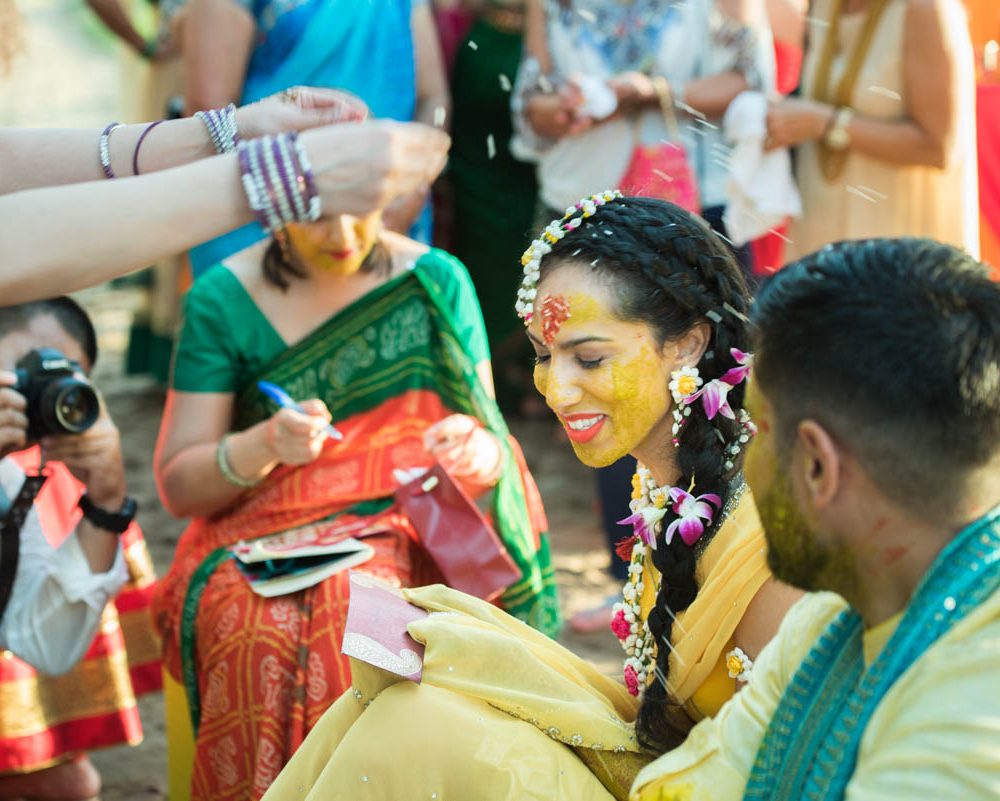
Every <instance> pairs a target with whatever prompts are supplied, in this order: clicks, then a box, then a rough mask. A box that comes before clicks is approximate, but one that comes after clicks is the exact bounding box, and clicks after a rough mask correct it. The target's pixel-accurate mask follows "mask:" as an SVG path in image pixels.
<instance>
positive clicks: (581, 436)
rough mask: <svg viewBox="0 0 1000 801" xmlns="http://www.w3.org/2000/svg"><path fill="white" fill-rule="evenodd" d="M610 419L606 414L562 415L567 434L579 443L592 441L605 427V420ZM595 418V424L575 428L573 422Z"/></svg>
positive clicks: (582, 421) (561, 418)
mask: <svg viewBox="0 0 1000 801" xmlns="http://www.w3.org/2000/svg"><path fill="white" fill-rule="evenodd" d="M607 419H608V416H607V415H606V414H567V415H560V420H561V421H562V424H563V428H564V429H566V436H567V437H569V438H570V440H571V441H572V442H576V443H579V444H581V445H582V444H584V443H587V442H590V441H591V440H592V439H593V438H594V437H596V436H597V435H598V434H599V433H600V432H601V429H602V428H604V422H605V421H606V420H607ZM591 420H593V421H594V422H593V424H592V425H590V426H588V427H586V428H573V427H572V425H571V424H572V423H577V424H579V423H584V422H589V421H591Z"/></svg>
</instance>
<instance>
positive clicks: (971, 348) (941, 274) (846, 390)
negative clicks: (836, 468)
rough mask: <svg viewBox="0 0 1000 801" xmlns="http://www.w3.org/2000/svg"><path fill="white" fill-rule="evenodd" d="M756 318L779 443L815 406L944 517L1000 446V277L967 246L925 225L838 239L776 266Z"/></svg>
mask: <svg viewBox="0 0 1000 801" xmlns="http://www.w3.org/2000/svg"><path fill="white" fill-rule="evenodd" d="M752 319H753V322H754V327H755V333H754V336H755V353H756V361H755V365H756V366H755V380H757V381H759V382H760V386H761V387H762V389H763V390H764V392H765V393H766V395H767V397H768V399H769V400H770V401H771V402H772V404H773V405H774V409H775V417H776V425H777V431H776V434H777V435H778V437H779V447H781V442H782V441H784V442H785V443H787V442H788V441H789V438H790V437H791V435H792V433H793V432H794V431H795V427H796V426H797V425H798V423H799V422H800V421H801V420H803V419H805V418H813V419H816V420H818V421H820V422H821V423H822V424H823V425H824V426H826V427H827V428H828V429H829V430H830V432H831V433H832V434H833V435H834V436H835V437H836V438H837V439H838V440H840V441H841V442H842V443H843V444H844V445H845V446H846V447H848V448H849V449H851V451H852V452H854V453H855V454H856V456H857V457H858V459H859V460H860V461H861V463H862V464H863V465H864V467H865V469H866V471H867V472H868V473H869V476H870V478H871V479H872V480H873V481H875V482H876V484H877V485H878V486H879V487H880V488H881V489H882V491H883V492H885V493H886V494H887V496H889V497H890V498H892V499H893V500H895V501H896V502H898V503H904V504H908V505H910V506H911V507H913V508H914V509H915V510H916V511H918V512H919V513H921V514H926V515H931V516H932V519H941V517H942V516H946V515H948V514H949V513H950V512H951V511H952V508H951V507H952V504H953V503H954V502H956V501H958V500H959V498H958V496H959V494H960V492H961V489H962V487H963V482H964V481H965V479H966V478H967V477H968V473H969V471H970V470H972V469H975V468H978V467H982V466H983V465H985V464H986V463H987V462H988V461H989V460H990V459H992V458H994V457H995V456H996V455H997V453H998V451H1000V286H998V285H997V284H996V283H994V282H993V281H991V280H990V279H989V277H988V275H987V272H986V269H985V268H984V266H983V265H982V264H980V263H979V262H978V261H976V260H975V259H974V258H972V257H971V256H969V255H968V254H967V253H964V252H962V251H960V250H958V249H957V248H954V247H951V246H949V245H943V244H941V243H939V242H934V241H932V240H929V239H915V238H901V239H871V240H864V241H854V242H840V243H837V244H834V245H829V246H827V247H825V248H823V249H822V250H821V251H819V252H818V253H814V254H812V255H810V256H806V257H805V258H803V259H801V260H799V261H797V262H795V263H793V264H791V265H789V266H788V267H786V268H785V269H783V270H782V271H781V272H779V273H777V274H776V275H775V276H774V277H773V278H771V279H770V280H769V281H768V282H767V283H766V284H765V285H764V287H763V288H762V290H761V291H760V293H759V295H758V297H757V300H756V303H755V304H754V306H753V313H752Z"/></svg>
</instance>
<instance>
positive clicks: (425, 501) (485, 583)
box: [396, 463, 521, 601]
mask: <svg viewBox="0 0 1000 801" xmlns="http://www.w3.org/2000/svg"><path fill="white" fill-rule="evenodd" d="M396 502H397V504H398V505H399V507H400V509H401V510H402V511H403V512H404V513H405V514H406V516H407V517H408V518H409V519H410V522H411V523H412V524H413V527H414V528H415V529H416V531H417V534H418V535H419V536H420V540H421V543H422V544H423V546H424V548H426V549H427V552H428V553H429V554H430V556H431V558H432V559H433V560H434V561H435V563H437V566H438V569H439V570H440V571H441V573H442V575H443V576H444V579H445V581H446V582H447V584H448V586H450V587H453V588H454V589H456V590H460V591H461V592H464V593H467V594H469V595H474V596H476V597H477V598H482V599H484V600H486V601H492V600H493V599H495V598H496V597H497V596H498V595H500V593H501V592H503V591H504V590H505V589H507V587H509V586H510V585H511V584H513V583H514V582H515V581H517V580H518V579H520V578H521V571H520V569H519V568H518V567H517V565H516V564H515V563H514V560H513V559H512V558H511V556H510V554H509V553H508V552H507V549H506V547H504V544H503V543H502V542H501V541H500V538H499V537H498V536H497V534H496V532H495V531H494V530H493V526H492V525H491V524H490V521H489V520H487V519H486V517H485V516H484V515H483V513H482V512H480V511H479V508H478V507H477V506H476V504H475V501H473V500H472V498H470V497H469V495H468V494H467V493H466V492H465V490H463V489H462V488H461V487H460V486H459V485H458V484H457V483H456V482H455V480H454V479H453V478H452V477H451V476H450V475H448V472H447V471H446V470H445V469H444V468H443V467H442V466H441V464H440V463H435V464H434V466H433V467H432V468H431V469H430V470H428V471H427V472H426V473H424V474H423V475H422V476H420V477H419V478H417V479H416V480H414V481H411V482H409V483H408V484H404V485H403V486H401V487H400V488H399V489H398V490H396Z"/></svg>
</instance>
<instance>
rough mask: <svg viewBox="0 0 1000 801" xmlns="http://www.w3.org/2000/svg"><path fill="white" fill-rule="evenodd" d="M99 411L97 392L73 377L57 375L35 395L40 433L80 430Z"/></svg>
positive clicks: (65, 432) (94, 417)
mask: <svg viewBox="0 0 1000 801" xmlns="http://www.w3.org/2000/svg"><path fill="white" fill-rule="evenodd" d="M99 413H100V403H99V402H98V400H97V393H96V392H95V391H94V389H93V387H91V386H90V385H89V384H87V383H85V382H84V381H81V380H80V379H78V378H76V377H66V378H59V379H56V380H55V381H53V382H52V383H50V384H49V385H48V386H47V387H45V389H44V390H43V391H42V392H41V394H40V396H39V399H38V417H39V430H40V432H42V433H53V434H81V433H83V432H84V431H86V430H87V429H88V428H90V427H91V426H92V425H93V424H94V423H95V421H96V420H97V415H98V414H99Z"/></svg>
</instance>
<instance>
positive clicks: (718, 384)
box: [684, 348, 753, 420]
mask: <svg viewBox="0 0 1000 801" xmlns="http://www.w3.org/2000/svg"><path fill="white" fill-rule="evenodd" d="M729 352H730V355H731V356H732V357H733V359H734V360H735V361H736V364H737V365H738V366H737V367H731V368H729V369H728V370H726V372H725V373H723V374H722V376H721V377H720V378H713V379H712V380H711V381H709V382H708V383H707V384H705V385H704V386H703V387H702V388H701V389H699V390H698V391H697V392H695V393H694V394H693V395H689V396H688V397H687V398H685V400H684V402H685V403H687V404H691V403H694V402H695V401H696V400H697V399H698V398H701V405H702V406H703V407H704V409H705V416H706V417H707V418H708V419H709V420H714V419H715V415H717V414H721V415H722V416H723V417H728V418H729V419H730V420H735V419H736V413H735V412H733V407H732V406H730V405H729V399H728V396H729V392H730V390H731V389H733V387H737V386H739V385H740V384H742V383H743V382H744V381H745V380H746V377H747V375H749V373H750V368H751V367H753V354H752V353H744V352H743V351H741V350H740V349H739V348H732V349H730V351H729Z"/></svg>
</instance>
